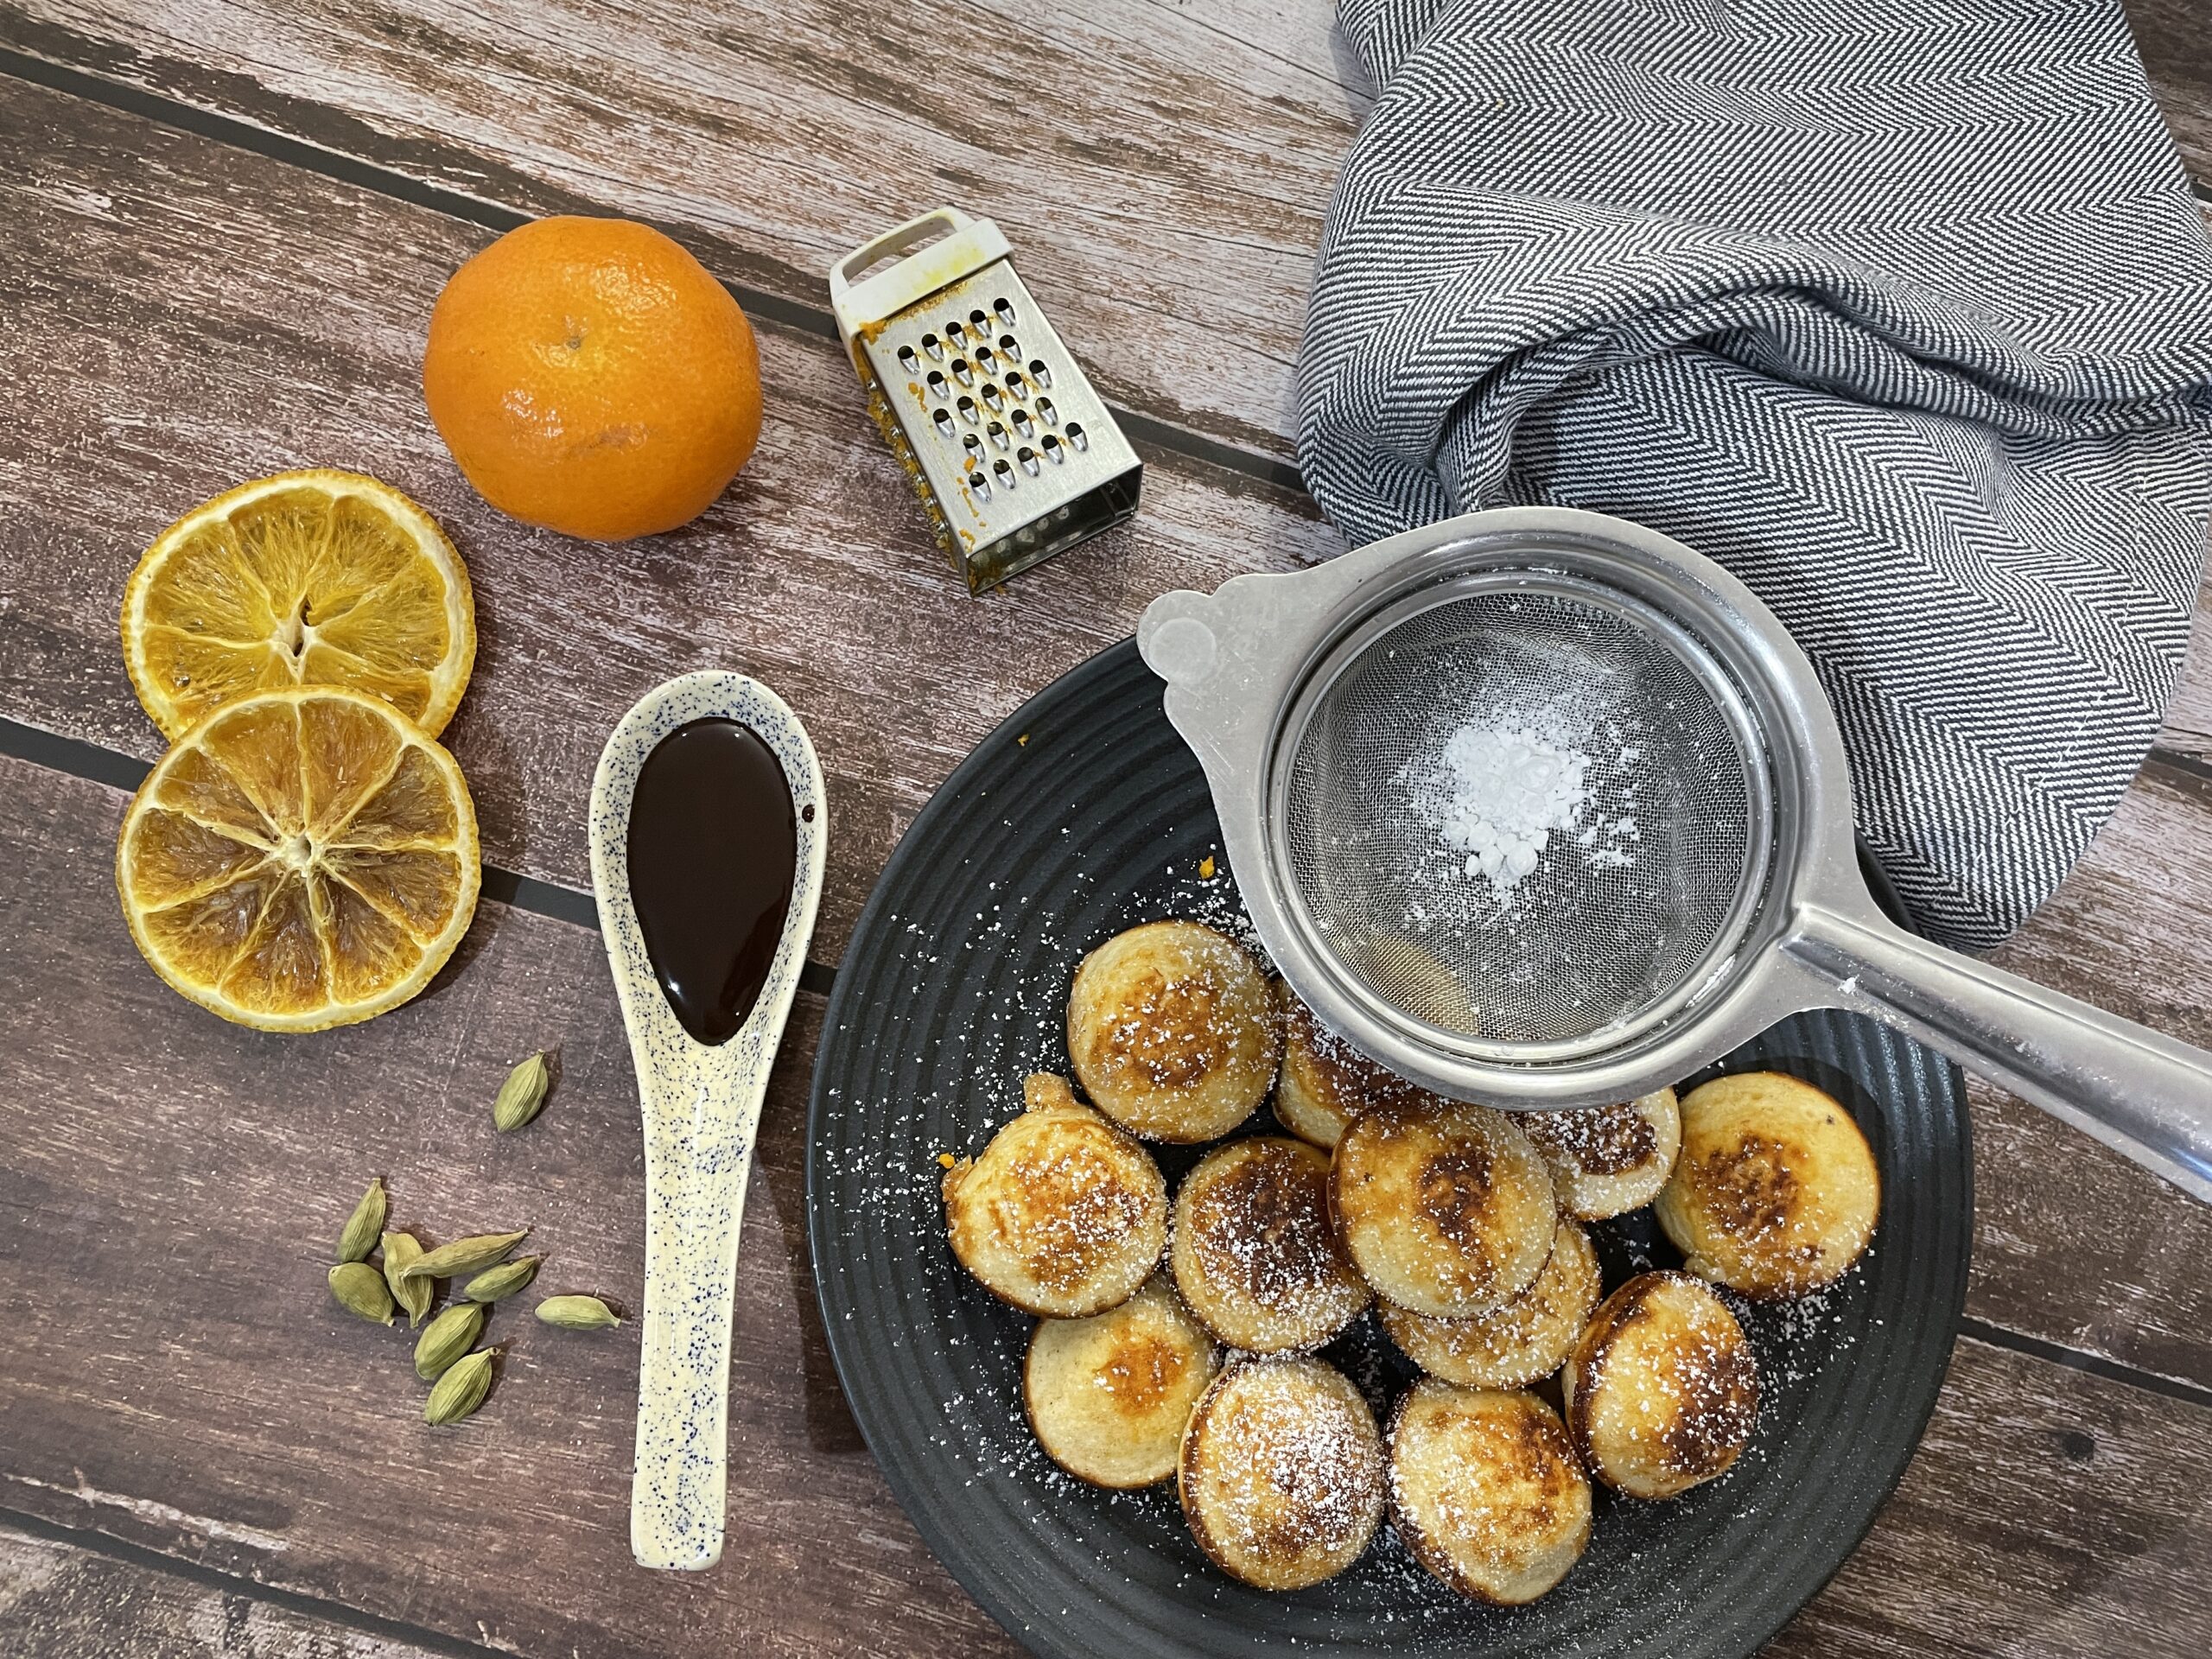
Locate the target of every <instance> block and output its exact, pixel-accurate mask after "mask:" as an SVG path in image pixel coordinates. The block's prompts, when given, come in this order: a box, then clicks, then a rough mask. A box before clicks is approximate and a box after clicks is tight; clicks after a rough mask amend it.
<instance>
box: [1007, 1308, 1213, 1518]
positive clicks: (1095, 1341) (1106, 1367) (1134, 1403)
mask: <svg viewBox="0 0 2212 1659" xmlns="http://www.w3.org/2000/svg"><path fill="white" fill-rule="evenodd" d="M1220 1363H1221V1360H1220V1355H1219V1352H1218V1351H1217V1349H1216V1348H1215V1347H1214V1344H1213V1338H1211V1337H1210V1336H1208V1335H1207V1334H1206V1332H1205V1327H1204V1326H1202V1325H1199V1323H1198V1321H1197V1320H1196V1319H1192V1317H1191V1315H1190V1312H1189V1310H1188V1309H1186V1308H1185V1306H1183V1304H1182V1302H1181V1300H1179V1298H1178V1297H1177V1296H1176V1294H1175V1291H1174V1288H1173V1287H1172V1286H1171V1285H1169V1284H1168V1282H1167V1281H1166V1277H1165V1276H1164V1275H1159V1276H1155V1277H1154V1278H1153V1279H1152V1280H1151V1281H1149V1282H1148V1283H1147V1284H1146V1285H1145V1287H1144V1288H1143V1289H1141V1290H1140V1291H1138V1292H1137V1294H1135V1295H1134V1296H1132V1297H1130V1298H1129V1300H1128V1301H1126V1302H1123V1303H1122V1305H1121V1306H1119V1307H1116V1308H1109V1310H1108V1311H1107V1312H1105V1313H1096V1314H1093V1315H1092V1316H1091V1317H1090V1318H1089V1319H1042V1320H1039V1322H1038V1325H1037V1329H1036V1332H1035V1333H1034V1334H1033V1335H1032V1336H1031V1338H1029V1357H1028V1360H1027V1363H1025V1364H1024V1365H1023V1367H1022V1372H1021V1398H1022V1404H1023V1405H1024V1407H1025V1408H1027V1411H1028V1414H1029V1427H1030V1428H1031V1429H1032V1430H1033V1432H1034V1433H1035V1434H1036V1436H1037V1443H1038V1445H1039V1446H1043V1447H1044V1448H1045V1452H1046V1456H1047V1457H1049V1458H1051V1459H1052V1461H1053V1462H1054V1463H1057V1464H1058V1465H1060V1467H1061V1468H1063V1469H1065V1470H1066V1471H1068V1472H1069V1473H1070V1474H1071V1475H1073V1476H1075V1477H1076V1478H1077V1479H1078V1480H1087V1481H1089V1482H1090V1484H1092V1485H1094V1486H1110V1487H1119V1488H1128V1487H1134V1486H1149V1485H1151V1484H1153V1483H1154V1481H1158V1480H1165V1479H1166V1478H1167V1477H1168V1476H1170V1475H1172V1474H1173V1473H1174V1472H1175V1460H1176V1459H1177V1457H1178V1456H1179V1454H1180V1452H1181V1450H1182V1446H1183V1426H1184V1425H1185V1423H1186V1422H1188V1421H1190V1416H1191V1408H1192V1406H1194V1405H1196V1404H1197V1403H1198V1396H1199V1395H1202V1394H1204V1393H1205V1391H1206V1385H1207V1384H1208V1383H1211V1382H1212V1381H1213V1378H1214V1373H1215V1372H1216V1371H1217V1370H1219V1369H1220Z"/></svg>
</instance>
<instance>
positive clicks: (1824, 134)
mask: <svg viewBox="0 0 2212 1659" xmlns="http://www.w3.org/2000/svg"><path fill="white" fill-rule="evenodd" d="M1340 15H1341V20H1342V23H1343V27H1344V32H1345V34H1346V35H1347V36H1348V37H1349V38H1350V40H1351V43H1352V45H1353V46H1354V48H1356V49H1357V51H1358V53H1359V54H1360V56H1361V57H1362V58H1363V60H1364V61H1365V63H1366V65H1367V67H1368V68H1369V70H1370V72H1371V73H1372V74H1373V75H1374V77H1375V80H1376V86H1378V87H1379V89H1380V93H1379V97H1378V99H1377V101H1376V105H1375V108H1374V111H1373V112H1372V113H1371V115H1370V117H1369V118H1368V120H1367V123H1366V125H1365V127H1364V129H1363V130H1362V132H1361V133H1360V135H1359V137H1358V140H1357V143H1355V145H1354V146H1353V149H1352V152H1351V157H1350V159H1349V160H1348V161H1347V162H1346V163H1345V167H1344V177H1343V180H1342V181H1341V183H1340V184H1339V186H1338V190H1337V194H1336V198H1335V200H1334V203H1333V205H1332V207H1331V209H1330V214H1329V221H1328V228H1327V233H1326V236H1325V238H1324V241H1323V245H1322V251H1321V257H1320V263H1319V270H1318V273H1317V275H1316V278H1315V282H1314V289H1313V310H1312V315H1311V317H1310V320H1309V321H1308V322H1307V325H1306V340H1305V347H1304V353H1303V357H1302V361H1301V363H1300V413H1301V431H1300V448H1299V453H1300V461H1301V463H1302V465H1303V467H1304V468H1305V472H1306V480H1307V482H1308V484H1309V485H1310V486H1311V487H1312V489H1313V493H1314V495H1315V496H1316V497H1317V498H1319V500H1320V502H1321V504H1322V505H1323V506H1324V507H1325V509H1326V510H1327V511H1328V512H1329V514H1330V516H1331V517H1332V518H1334V519H1335V520H1336V521H1337V523H1338V524H1339V525H1340V526H1342V527H1343V529H1344V531H1346V532H1347V533H1348V534H1349V536H1350V537H1351V539H1352V540H1353V541H1354V542H1356V543H1357V542H1362V541H1366V540H1369V539H1371V538H1372V537H1377V536H1382V535H1386V534H1388V533H1389V532H1391V531H1398V530H1403V529H1405V528H1407V527H1408V526H1410V525H1413V524H1421V523H1424V522H1427V521H1428V520H1431V519H1434V518H1441V517H1444V516H1446V515H1447V514H1450V513H1452V512H1463V511H1466V510H1469V509H1471V508H1475V507H1478V506H1491V505H1501V504H1509V503H1525V502H1550V503H1555V504H1558V505H1567V506H1578V507H1591V508H1597V509H1599V510H1602V511H1604V512H1614V513H1618V514H1620V515H1622V516H1623V517H1625V518H1634V519H1637V520H1640V521H1642V522H1643V523H1644V524H1649V525H1652V526H1654V527H1655V528H1656V529H1660V530H1662V531H1668V532H1669V533H1670V534H1672V535H1675V536H1676V537H1680V538H1681V540H1683V541H1685V542H1688V543H1690V544H1691V545H1692V546H1694V547H1695V548H1697V549H1699V550H1700V551H1702V552H1705V553H1707V554H1708V555H1710V556H1713V557H1714V558H1717V559H1719V561H1720V562H1721V563H1724V564H1726V565H1727V566H1728V567H1729V568H1730V569H1732V570H1733V571H1734V572H1735V573H1736V574H1737V575H1739V576H1740V577H1742V578H1743V579H1744V580H1745V581H1746V582H1749V583H1750V584H1751V587H1752V588H1754V589H1756V590H1757V591H1758V594H1759V595H1760V596H1761V597H1762V598H1763V599H1764V600H1765V601H1767V603H1768V604H1770V606H1772V607H1774V609H1775V610H1776V611H1777V613H1779V614H1780V615H1781V617H1782V619H1783V622H1784V623H1786V624H1787V625H1788V626H1789V629H1790V630H1791V632H1793V633H1794V634H1795V635H1796V639H1797V640H1798V642H1799V644H1801V645H1803V646H1804V648H1805V649H1806V651H1807V652H1808V654H1809V655H1810V656H1811V657H1812V658H1813V659H1814V661H1815V663H1816V664H1819V667H1820V671H1821V677H1822V678H1823V680H1824V682H1825V683H1826V684H1827V689H1828V692H1829V695H1830V696H1832V697H1833V698H1834V702H1835V704H1836V709H1837V712H1838V713H1839V714H1840V715H1841V717H1842V721H1843V728H1844V734H1845V737H1846V740H1847V742H1848V744H1849V746H1850V749H1851V756H1852V765H1853V779H1854V781H1855V783H1856V785H1857V786H1858V791H1859V827H1860V829H1862V830H1863V831H1864V833H1865V834H1866V836H1867V838H1868V840H1869V841H1870V842H1871V843H1872V846H1873V849H1874V850H1875V852H1876V853H1877V855H1878V856H1879V857H1880V859H1881V860H1882V862H1883V863H1884V864H1885V866H1886V867H1887V868H1888V869H1889V871H1890V873H1891V875H1892V876H1893V877H1895V879H1896V880H1897V884H1898V886H1899V887H1901V888H1902V889H1903V890H1904V894H1905V897H1906V899H1907V901H1908V902H1909V903H1910V905H1911V906H1912V907H1913V909H1914V911H1915V912H1916V914H1917V915H1918V916H1919V917H1920V918H1921V919H1922V921H1923V923H1924V924H1925V925H1927V926H1928V927H1929V929H1930V931H1933V932H1934V933H1936V935H1937V936H1938V937H1940V938H1944V939H1947V940H1948V941H1951V942H1953V943H1955V944H1964V945H1967V946H1969V947H1981V946H1986V945H1989V944H1994V943H1995V942H1996V941H1997V940H1998V939H1999V938H2002V937H2003V936H2004V935H2005V933H2006V932H2007V931H2010V930H2011V929H2012V928H2013V927H2014V926H2016V925H2018V923H2019V922H2020V921H2021V920H2022V919H2023V918H2025V917H2026V916H2027V914H2028V913H2029V912H2031V910H2033V909H2034V908H2035V906H2037V904H2038V903H2039V902H2041V901H2042V899H2044V897H2046V896H2047V895H2048V894H2049V893H2050V890H2051V889H2052V887H2055V886H2056V885H2057V883H2058V880H2059V878H2060V877H2061V876H2063V874H2065V872H2066V870H2067V868H2068V867H2069V865H2070V864H2071V863H2072V862H2073V861H2074V860H2075V858H2076V857H2077V856H2078V855H2080V854H2081V852H2082V849H2084V848H2086V847H2087V846H2088V842H2089V839H2090V837H2091V836H2094V834H2095V833H2096V831H2097V829H2098V827H2099V826H2100V825H2101V824H2102V823H2104V821H2105V819H2106V818H2107V817H2109V816H2110V814H2111V812H2112V810H2113V806H2114V804H2116V803H2117V802H2118V800H2119V798H2120V795H2121V793H2122V792H2123V791H2124V790H2125V789H2126V785H2127V783H2128V780H2129V779H2130V778H2131V777H2132V776H2133V773H2134V771H2135V768H2136V766H2138V764H2139V762H2140V761H2141V760H2142V757H2143V754H2144V752H2145V749H2146V747H2148V746H2149V744H2150V742H2151V741H2152V737H2153V736H2154V734H2156V732H2157V730H2158V715H2159V710H2160V709H2161V708H2162V707H2163V705H2164V702H2165V700H2166V697H2167V695H2168V693H2169V692H2170V691H2171V689H2172V686H2173V683H2174V679H2175V677H2176V675H2177V672H2178V670H2179V665H2180V663H2181V659H2182V655H2183V649H2184V647H2185V645H2186V643H2187V639H2188V633H2189V624H2190V610H2191V607H2192V604H2193V601H2194V600H2195V597H2196V585H2197V577H2198V568H2199V563H2200V560H2201V557H2202V552H2203V549H2204V543H2205V534H2206V523H2207V517H2208V510H2212V247H2208V244H2207V239H2206V234H2205V227H2204V222H2203V219H2202V217H2201V215H2200V213H2199V211H2198V207H2197V205H2196V202H2195V201H2193V200H2191V197H2190V187H2189V184H2188V181H2187V179H2186V178H2185V176H2184V175H2183V171H2182V168H2181V166H2180V164H2179V162H2178V161H2177V157H2176V156H2175V153H2174V148H2173V144H2172V142H2171V139H2170V137H2168V135H2167V132H2166V130H2165V127H2164V124H2163V123H2162V122H2161V120H2160V118H2159V116H2158V111H2157V110H2156V108H2155V107H2154V106H2153V105H2152V102H2151V99H2150V97H2149V95H2148V92H2146V90H2145V84H2144V77H2143V70H2142V67H2141V65H2140V63H2139V61H2138V60H2137V57H2136V54H2135V51H2134V48H2133V44H2132V43H2131V41H2130V40H2129V38H2128V35H2127V31H2126V27H2125V25H2124V24H2123V22H2121V19H2120V13H2119V10H2118V7H2117V5H2116V4H2114V3H2113V0H1797V3H1792V0H1702V3H1700V0H1641V3H1638V0H1342V5H1341V10H1340Z"/></svg>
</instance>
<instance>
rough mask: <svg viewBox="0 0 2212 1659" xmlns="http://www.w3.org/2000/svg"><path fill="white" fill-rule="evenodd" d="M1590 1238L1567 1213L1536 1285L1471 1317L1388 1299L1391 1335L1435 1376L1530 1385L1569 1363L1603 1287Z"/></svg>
mask: <svg viewBox="0 0 2212 1659" xmlns="http://www.w3.org/2000/svg"><path fill="white" fill-rule="evenodd" d="M1600 1289H1601V1285H1600V1282H1599V1274H1598V1252H1597V1251H1596V1250H1595V1249H1592V1247H1591V1243H1590V1235H1589V1234H1587V1233H1586V1232H1584V1231H1583V1230H1582V1229H1581V1228H1580V1227H1579V1226H1578V1225H1576V1224H1574V1223H1573V1222H1572V1221H1568V1220H1567V1219H1566V1218H1565V1217H1561V1218H1560V1224H1559V1232H1558V1235H1557V1236H1555V1237H1554V1239H1553V1241H1552V1258H1551V1260H1550V1261H1548V1262H1545V1263H1544V1270H1543V1271H1542V1272H1541V1273H1540V1274H1537V1275H1536V1282H1535V1284H1533V1285H1531V1286H1529V1288H1528V1289H1526V1290H1524V1291H1522V1293H1521V1294H1519V1295H1518V1296H1516V1297H1515V1298H1514V1299H1513V1300H1511V1301H1510V1302H1508V1303H1506V1304H1505V1306H1503V1307H1497V1308H1493V1309H1491V1311H1490V1312H1489V1313H1481V1314H1478V1315H1476V1317H1475V1318H1473V1319H1430V1318H1429V1317H1428V1316H1427V1314H1425V1313H1409V1312H1408V1311H1407V1310H1406V1309H1405V1308H1402V1307H1395V1306H1392V1305H1391V1304H1390V1303H1389V1302H1384V1303H1383V1305H1382V1306H1381V1308H1380V1309H1379V1310H1378V1311H1379V1312H1380V1313H1381V1315H1382V1319H1383V1329H1384V1330H1385V1331H1387V1332H1389V1333H1390V1340H1391V1341H1393V1342H1395V1343H1396V1344H1398V1346H1399V1347H1401V1348H1402V1349H1404V1350H1405V1352H1406V1357H1407V1358H1408V1359H1410V1360H1412V1361H1413V1363H1414V1364H1416V1365H1418V1366H1420V1367H1421V1370H1424V1371H1427V1373H1428V1374H1429V1375H1430V1376H1439V1377H1442V1378H1443V1379H1444V1380H1445V1381H1446V1382H1447V1383H1459V1384H1461V1385H1462V1386H1464V1387H1466V1388H1471V1389H1525V1388H1527V1387H1528V1386H1529V1384H1530V1383H1534V1382H1536V1381H1538V1380H1539V1379H1541V1378H1543V1377H1547V1376H1550V1375H1551V1374H1552V1373H1553V1372H1554V1371H1555V1370H1559V1368H1560V1366H1561V1365H1562V1364H1564V1363H1566V1361H1567V1353H1568V1351H1570V1350H1572V1349H1573V1346H1574V1344H1575V1341H1576V1339H1577V1338H1580V1336H1581V1334H1582V1327H1583V1326H1584V1325H1587V1324H1588V1323H1589V1321H1590V1313H1591V1310H1592V1309H1593V1308H1595V1307H1596V1306H1598V1295H1599V1290H1600Z"/></svg>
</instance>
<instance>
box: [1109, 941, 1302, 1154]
mask: <svg viewBox="0 0 2212 1659" xmlns="http://www.w3.org/2000/svg"><path fill="white" fill-rule="evenodd" d="M1068 1053H1069V1055H1070V1057H1071V1058H1072V1060H1073V1062H1074V1065H1075V1074H1076V1077H1077V1079H1078V1080H1079V1081H1080V1082H1081V1083H1082V1084H1083V1086H1084V1090H1085V1091H1086V1092H1087V1093H1089V1095H1090V1098H1091V1100H1092V1101H1093V1103H1096V1106H1097V1108H1098V1109H1099V1110H1100V1111H1102V1112H1103V1113H1105V1114H1106V1116H1109V1117H1110V1118H1112V1119H1113V1120H1114V1121H1115V1122H1116V1123H1119V1124H1121V1125H1122V1127H1123V1128H1128V1129H1131V1130H1134V1131H1135V1133H1137V1134H1138V1135H1145V1136H1147V1137H1148V1138H1150V1139H1152V1140H1155V1141H1212V1140H1217V1139H1218V1138H1219V1137H1220V1136H1222V1135H1226V1134H1228V1133H1229V1132H1230V1130H1231V1129H1233V1128H1236V1126H1237V1125H1238V1124H1239V1123H1242V1122H1243V1121H1244V1120H1245V1119H1246V1118H1248V1117H1249V1116H1251V1115H1252V1109H1253V1108H1254V1107H1255V1106H1257V1105H1258V1104H1259V1103H1261V1102H1262V1100H1264V1099H1266V1098H1267V1094H1268V1090H1269V1089H1271V1088H1273V1087H1274V1080H1275V1065H1276V1063H1277V1062H1278V1061H1279V1060H1280V1059H1281V1057H1282V1033H1281V1028H1280V1022H1279V1020H1278V1018H1277V1015H1276V1013H1275V1005H1274V998H1273V997H1272V996H1270V995H1268V982H1267V981H1266V980H1265V979H1263V978H1262V977H1261V976H1260V970H1259V969H1258V967H1257V966H1255V964H1254V963H1253V961H1252V958H1251V957H1249V956H1247V955H1246V954H1245V953H1244V950H1243V947H1242V946H1240V945H1239V944H1236V941H1234V940H1233V939H1230V938H1225V937H1224V936H1223V935H1222V934H1219V933H1217V932H1215V931H1213V929H1211V928H1210V927H1205V926H1201V925H1199V924H1198V923H1197V922H1148V923H1147V924H1146V925H1144V926H1142V927H1133V928H1131V929H1129V931H1128V932H1126V933H1117V934H1116V935H1115V936H1114V937H1113V938H1110V939H1109V940H1107V941H1106V943H1105V944H1102V945H1100V946H1099V947H1098V948H1097V949H1096V950H1093V951H1092V952H1091V953H1090V955H1089V956H1087V957H1084V959H1083V962H1082V964H1081V965H1080V966H1079V967H1077V969H1076V971H1075V986H1074V988H1073V989H1072V990H1071V992H1070V993H1069V995H1068Z"/></svg>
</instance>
